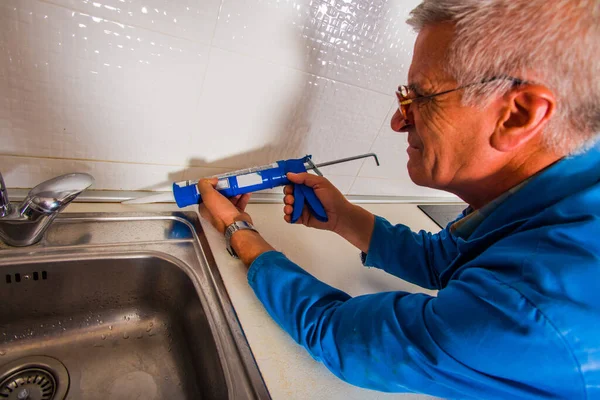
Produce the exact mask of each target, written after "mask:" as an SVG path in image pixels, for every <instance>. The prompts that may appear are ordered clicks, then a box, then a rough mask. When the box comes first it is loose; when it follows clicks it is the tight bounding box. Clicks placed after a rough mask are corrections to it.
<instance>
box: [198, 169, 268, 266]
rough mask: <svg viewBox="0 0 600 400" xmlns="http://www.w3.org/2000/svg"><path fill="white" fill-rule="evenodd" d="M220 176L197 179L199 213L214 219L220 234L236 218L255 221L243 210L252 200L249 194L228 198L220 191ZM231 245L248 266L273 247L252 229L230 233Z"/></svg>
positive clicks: (212, 220)
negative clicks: (218, 186) (218, 177)
mask: <svg viewBox="0 0 600 400" xmlns="http://www.w3.org/2000/svg"><path fill="white" fill-rule="evenodd" d="M218 181H219V180H218V179H217V178H212V179H203V180H201V181H200V182H198V190H199V191H200V195H201V196H202V204H201V205H200V214H201V215H202V216H203V217H204V218H206V219H208V220H210V221H211V223H212V225H213V226H214V227H215V229H217V230H218V231H219V232H221V233H225V229H227V227H228V226H229V225H231V224H232V223H234V222H235V221H246V222H250V223H252V218H250V215H248V213H246V212H245V211H244V210H245V209H246V206H247V205H248V201H249V200H250V194H243V195H241V196H235V197H232V198H231V199H227V198H226V197H225V196H223V195H222V194H221V193H219V192H218V191H217V190H216V189H215V186H216V185H217V182H218ZM231 247H233V249H234V250H235V252H236V254H237V255H238V257H239V258H240V259H241V260H242V262H243V263H244V264H246V266H249V265H250V264H252V262H253V261H254V260H255V259H256V258H257V257H258V256H260V255H261V254H263V253H265V252H267V251H271V250H274V249H273V247H271V245H270V244H269V243H267V242H266V241H265V240H264V239H263V238H262V236H260V235H259V234H258V233H257V232H254V231H251V230H239V231H237V232H234V233H233V235H231Z"/></svg>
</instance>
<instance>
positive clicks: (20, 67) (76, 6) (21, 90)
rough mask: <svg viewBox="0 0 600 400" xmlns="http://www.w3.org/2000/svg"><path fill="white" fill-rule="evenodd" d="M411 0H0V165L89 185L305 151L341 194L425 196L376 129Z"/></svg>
mask: <svg viewBox="0 0 600 400" xmlns="http://www.w3.org/2000/svg"><path fill="white" fill-rule="evenodd" d="M418 2H419V0H391V1H384V0H379V1H377V0H359V1H350V0H3V1H1V2H0V171H2V172H3V174H4V176H5V180H6V181H7V185H8V186H9V187H32V186H34V185H35V184H37V183H39V182H40V181H41V180H43V179H46V178H49V177H52V176H55V175H57V174H60V173H66V172H73V171H84V172H89V173H92V175H94V176H95V177H96V185H95V187H96V188H97V189H127V190H166V189H168V188H169V186H170V182H172V181H174V180H179V179H184V178H185V179H189V178H197V177H200V176H209V175H214V174H217V173H220V172H226V171H229V170H231V169H234V168H243V167H248V166H251V165H255V164H263V163H269V162H272V161H275V160H278V159H284V158H291V157H301V156H303V155H304V154H312V155H313V157H314V159H315V160H316V161H317V162H318V161H326V160H330V159H334V158H340V157H347V156H352V155H356V154H359V153H365V152H368V151H369V150H372V151H375V152H377V153H378V154H379V156H380V159H381V162H382V166H381V167H379V168H376V167H374V166H373V165H374V164H373V163H372V161H367V162H365V163H361V162H354V163H349V164H345V165H339V166H334V167H328V168H324V169H323V172H324V173H325V174H326V175H327V176H328V177H329V178H330V179H331V180H332V181H333V182H334V183H335V184H336V185H337V186H338V187H339V188H340V190H342V191H343V192H344V193H353V194H394V195H415V194H416V193H418V194H423V195H428V196H440V195H443V193H439V192H437V191H432V190H429V189H424V188H419V187H417V186H415V185H414V184H413V183H412V182H410V180H409V179H408V177H407V175H406V171H405V164H406V153H405V147H406V146H405V143H403V140H404V139H403V138H402V137H401V136H398V135H397V134H395V133H393V132H391V130H390V129H389V127H388V123H389V118H390V115H391V114H390V110H391V109H392V108H393V104H394V98H393V90H394V87H395V86H397V84H398V83H400V82H404V81H405V80H406V72H407V69H408V65H409V63H410V57H411V53H412V45H413V41H414V34H412V33H411V32H410V30H409V28H408V27H407V26H406V25H405V23H404V20H405V18H406V16H407V14H408V12H409V10H410V9H412V8H413V7H414V6H415V5H416V4H417V3H418Z"/></svg>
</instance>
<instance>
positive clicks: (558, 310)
mask: <svg viewBox="0 0 600 400" xmlns="http://www.w3.org/2000/svg"><path fill="white" fill-rule="evenodd" d="M409 23H410V24H411V25H412V26H413V27H414V28H415V29H416V30H417V32H418V33H419V34H418V38H417V41H416V44H415V51H414V57H413V60H412V64H411V68H410V72H409V79H408V82H409V85H408V86H406V87H401V88H399V90H398V92H397V96H398V100H399V109H398V111H397V112H396V113H395V115H394V116H393V118H392V121H391V125H392V128H393V129H394V130H396V131H399V132H407V133H408V143H409V147H408V150H407V151H408V155H409V161H408V171H409V173H410V176H411V179H412V180H413V181H414V182H415V183H417V184H419V185H424V186H428V187H432V188H437V189H442V190H446V191H449V192H452V193H454V194H456V195H457V196H459V197H460V198H462V199H463V200H464V201H465V202H467V203H468V204H469V205H470V207H468V208H467V209H466V210H465V211H464V212H463V214H462V215H461V216H460V217H459V218H458V219H457V221H455V222H453V223H451V224H449V225H448V226H447V227H446V228H445V229H443V230H442V231H441V232H439V233H438V234H430V233H426V232H419V233H413V232H411V231H410V230H409V229H408V228H407V227H405V226H403V225H396V226H392V225H390V224H389V223H388V222H387V221H385V220H383V219H382V218H379V217H376V216H374V215H372V214H371V213H369V212H367V211H366V210H364V209H361V208H360V207H358V206H356V205H353V204H350V203H349V202H348V201H347V200H346V199H345V198H344V196H343V195H342V194H341V193H340V192H339V191H338V190H337V189H335V188H334V187H333V186H332V185H331V183H329V182H328V181H327V180H326V179H325V178H321V177H317V176H314V175H309V174H298V175H295V174H290V175H289V179H290V181H292V182H293V183H295V184H305V185H308V186H310V187H312V188H313V189H314V190H315V193H316V194H317V196H318V197H319V199H320V200H321V202H322V203H323V205H324V207H325V210H326V211H327V215H328V216H329V221H328V222H326V223H322V222H319V221H317V220H315V219H314V218H312V217H311V215H310V214H309V213H308V212H307V211H306V210H305V212H304V214H303V217H302V220H301V222H302V223H303V224H304V225H306V226H309V227H313V228H317V229H328V230H331V231H333V232H336V233H338V234H339V235H341V236H342V237H344V238H346V239H347V240H348V241H349V242H350V243H352V244H353V245H354V246H356V247H357V248H358V249H360V250H361V251H362V252H363V260H364V263H365V265H368V266H374V267H378V268H382V269H384V270H386V271H387V272H389V273H391V274H394V275H397V276H399V277H401V278H403V279H406V280H408V281H410V282H413V283H416V284H418V285H420V286H422V287H426V288H432V289H439V292H438V296H437V297H430V296H427V295H424V294H408V293H404V292H391V293H378V294H373V295H366V296H360V297H356V298H351V297H350V296H348V295H347V294H346V293H343V292H341V291H339V290H336V289H334V288H332V287H330V286H328V285H326V284H324V283H322V282H320V281H318V280H317V279H316V278H314V277H312V276H311V275H309V274H308V273H306V272H305V271H304V270H302V269H301V268H300V267H299V266H297V265H295V264H294V263H293V262H291V261H290V260H288V259H287V258H286V257H285V256H284V255H283V254H281V253H279V252H277V251H275V250H274V249H273V248H272V247H271V246H270V245H269V244H268V243H266V242H265V241H264V239H262V238H261V236H260V234H259V233H257V232H254V231H252V230H248V229H246V230H239V231H237V232H235V233H233V235H232V237H231V245H232V246H233V249H234V250H235V252H237V254H238V255H239V257H240V258H241V260H242V261H243V262H244V263H245V264H246V265H248V266H249V267H250V268H249V271H248V281H249V283H250V285H251V286H252V288H253V289H254V291H255V293H256V295H257V296H258V298H259V299H260V300H261V301H262V303H263V304H264V306H265V308H266V310H267V311H268V312H269V314H270V315H271V316H272V317H273V318H274V319H275V321H277V323H278V324H279V325H280V326H281V327H282V328H283V329H285V330H286V331H287V332H288V333H289V334H290V335H291V336H292V337H293V338H294V339H295V340H296V341H297V342H298V343H300V344H301V345H303V346H304V347H305V348H306V349H307V350H308V351H309V352H310V354H311V355H312V356H313V357H314V358H315V359H317V360H320V361H322V362H323V363H324V364H325V365H326V366H327V367H328V368H329V369H330V370H331V371H332V372H333V373H334V374H336V375H337V376H339V377H340V378H341V379H344V380H346V381H347V382H350V383H352V384H354V385H358V386H361V387H366V388H371V389H375V390H381V391H390V392H406V391H414V392H422V393H427V394H431V395H435V396H441V397H448V398H488V399H492V398H494V399H513V398H536V399H537V398H564V399H592V398H600V148H598V146H597V145H594V143H595V142H596V139H597V136H598V135H597V132H599V131H600V85H599V83H598V82H600V79H598V77H599V76H600V67H599V65H600V64H599V62H598V54H600V34H599V32H600V3H599V2H598V1H597V0H568V1H558V0H544V1H541V0H487V1H481V0H424V1H423V3H422V4H421V5H419V6H418V7H417V8H416V9H415V10H413V12H412V14H411V18H410V19H409ZM215 183H216V182H215V180H212V181H211V180H204V181H201V182H200V183H199V188H200V191H201V193H202V197H203V199H204V204H205V206H206V209H207V211H208V212H209V214H210V215H211V217H212V219H213V223H214V225H215V227H216V228H217V229H219V230H220V231H221V232H224V231H225V229H226V227H227V226H229V225H231V224H233V223H234V222H235V221H247V222H251V219H250V216H249V215H247V214H246V213H244V212H243V209H244V207H245V205H246V203H247V202H248V197H247V196H243V197H239V198H235V199H232V201H231V202H230V201H228V200H227V199H225V198H223V197H222V196H221V195H220V194H219V193H218V192H217V191H215V190H214V188H213V186H214V184H215ZM285 193H286V196H285V198H284V202H285V204H286V205H285V207H284V213H285V216H284V218H285V219H286V221H289V220H290V214H291V211H292V207H291V205H292V204H293V201H294V199H293V196H292V195H291V193H292V190H291V188H290V187H287V188H286V189H285ZM232 203H233V204H232ZM324 267H326V266H324Z"/></svg>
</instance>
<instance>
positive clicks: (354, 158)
mask: <svg viewBox="0 0 600 400" xmlns="http://www.w3.org/2000/svg"><path fill="white" fill-rule="evenodd" d="M367 157H373V158H374V159H375V162H376V163H377V166H379V159H378V158H377V154H375V153H368V154H361V155H360V156H354V157H347V158H340V159H339V160H333V161H327V162H324V163H321V164H317V168H321V167H327V166H328V165H334V164H341V163H344V162H348V161H354V160H360V159H361V158H367Z"/></svg>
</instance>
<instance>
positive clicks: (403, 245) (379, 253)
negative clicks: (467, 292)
mask: <svg viewBox="0 0 600 400" xmlns="http://www.w3.org/2000/svg"><path fill="white" fill-rule="evenodd" d="M457 254H458V251H457V248H456V239H455V238H454V237H453V236H452V235H451V234H450V232H449V231H448V228H445V229H443V230H442V231H440V232H439V233H435V234H432V233H430V232H426V231H423V230H422V231H419V232H418V233H416V232H413V231H411V230H410V228H409V227H407V226H406V225H402V224H398V225H392V224H390V223H389V222H388V221H387V220H385V219H383V218H381V217H379V216H376V217H375V226H374V228H373V235H372V236H371V242H370V243H369V250H368V252H367V254H366V255H365V254H364V253H363V255H362V261H363V264H364V265H366V266H369V267H375V268H379V269H383V270H384V271H386V272H388V273H390V274H392V275H395V276H397V277H399V278H402V279H404V280H406V281H408V282H411V283H414V284H415V285H419V286H421V287H424V288H427V289H441V283H440V279H439V276H440V273H441V272H442V271H443V270H445V269H446V268H447V267H448V265H449V264H450V263H451V262H452V260H454V259H455V258H456V256H457Z"/></svg>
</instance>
